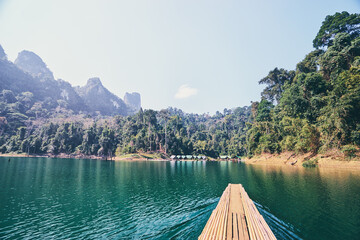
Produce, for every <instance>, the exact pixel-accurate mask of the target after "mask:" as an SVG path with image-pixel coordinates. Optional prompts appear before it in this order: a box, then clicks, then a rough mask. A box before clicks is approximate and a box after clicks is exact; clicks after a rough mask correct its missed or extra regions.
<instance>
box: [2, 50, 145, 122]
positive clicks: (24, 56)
mask: <svg viewBox="0 0 360 240" xmlns="http://www.w3.org/2000/svg"><path fill="white" fill-rule="evenodd" d="M7 90H9V91H7ZM3 91H5V93H9V94H8V95H9V96H10V95H11V94H13V95H14V96H15V97H17V96H22V95H23V94H24V93H27V92H30V93H31V94H32V95H31V96H32V97H31V99H32V101H33V102H34V103H41V104H40V105H41V106H42V108H43V109H46V110H48V111H50V112H51V111H52V110H54V109H56V108H58V107H61V108H63V109H66V110H72V111H73V112H74V113H79V112H83V113H90V114H94V113H96V112H98V113H100V114H102V115H123V116H126V115H130V114H134V113H136V112H138V111H139V109H140V105H141V103H140V94H138V93H131V94H130V93H126V94H125V99H126V103H127V104H125V102H124V101H123V100H122V99H120V98H119V97H117V96H116V95H114V94H113V93H111V92H110V91H109V90H107V89H106V88H105V87H104V86H103V85H102V83H101V81H100V79H99V78H90V79H89V80H88V82H87V84H86V85H85V86H83V87H72V86H71V84H70V83H68V82H66V81H64V80H61V79H59V80H55V79H54V75H53V73H52V72H51V71H50V70H49V69H48V67H47V66H46V64H45V63H44V62H43V60H42V59H41V58H40V57H39V56H38V55H36V54H35V53H33V52H30V51H22V52H20V53H19V55H18V57H17V59H16V60H15V63H12V62H10V61H8V60H7V57H6V54H5V52H4V50H3V48H2V47H1V45H0V93H2V92H3ZM42 103H43V104H42ZM30 108H31V106H30Z"/></svg>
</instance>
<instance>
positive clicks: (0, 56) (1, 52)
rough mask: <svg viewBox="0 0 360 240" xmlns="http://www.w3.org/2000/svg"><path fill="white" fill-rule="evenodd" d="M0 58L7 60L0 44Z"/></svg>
mask: <svg viewBox="0 0 360 240" xmlns="http://www.w3.org/2000/svg"><path fill="white" fill-rule="evenodd" d="M0 60H7V57H6V54H5V51H4V49H3V48H2V46H1V45H0Z"/></svg>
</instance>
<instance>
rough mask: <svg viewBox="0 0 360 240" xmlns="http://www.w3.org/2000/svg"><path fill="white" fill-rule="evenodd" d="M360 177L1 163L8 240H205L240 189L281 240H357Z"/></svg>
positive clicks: (199, 166) (0, 229)
mask: <svg viewBox="0 0 360 240" xmlns="http://www.w3.org/2000/svg"><path fill="white" fill-rule="evenodd" d="M359 175H360V174H357V173H352V172H342V173H341V172H339V171H325V170H321V169H303V168H295V167H290V168H286V167H262V166H248V165H243V164H240V163H232V162H220V163H219V162H202V161H197V162H196V161H195V162H174V161H171V162H150V161H148V162H146V161H145V162H131V161H129V162H112V161H99V160H78V159H46V158H11V161H10V162H9V161H8V158H0V184H1V186H2V188H0V204H1V207H0V239H16V238H28V239H39V238H41V239H43V238H56V239H69V238H86V239H98V238H115V239H129V238H130V239H196V238H197V237H198V235H199V234H200V233H201V231H202V229H203V227H204V226H205V224H206V222H207V220H208V218H209V216H210V214H211V212H212V210H213V209H214V208H215V207H216V204H217V202H218V200H219V197H220V196H221V194H222V192H223V191H224V189H225V187H226V186H227V184H228V183H241V184H243V186H244V187H245V189H246V191H247V192H248V194H249V196H250V198H252V199H253V200H254V202H255V203H256V206H257V208H258V209H259V211H260V213H261V214H262V215H263V216H264V218H265V220H266V221H267V222H268V223H269V226H270V227H271V228H272V230H273V231H274V234H275V235H276V236H277V237H278V238H279V239H301V238H303V239H356V238H357V237H358V236H359V235H360V197H359V194H360V181H359V180H360V176H359Z"/></svg>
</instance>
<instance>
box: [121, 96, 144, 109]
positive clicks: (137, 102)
mask: <svg viewBox="0 0 360 240" xmlns="http://www.w3.org/2000/svg"><path fill="white" fill-rule="evenodd" d="M124 102H125V104H126V105H128V106H129V107H130V108H131V109H132V110H133V111H134V112H135V113H136V112H138V111H139V110H140V108H141V99H140V94H139V93H137V92H133V93H128V92H127V93H125V96H124Z"/></svg>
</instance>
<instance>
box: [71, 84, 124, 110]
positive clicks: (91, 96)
mask: <svg viewBox="0 0 360 240" xmlns="http://www.w3.org/2000/svg"><path fill="white" fill-rule="evenodd" d="M76 91H77V93H78V94H79V95H80V97H81V98H82V99H83V100H84V102H85V103H86V105H87V106H88V107H89V110H90V111H92V112H97V111H98V112H100V113H101V114H103V115H117V114H120V115H127V114H128V113H127V107H126V105H125V103H124V101H123V100H121V99H120V98H119V97H117V96H116V95H114V94H112V93H111V92H110V91H109V90H107V89H106V88H105V87H104V86H103V85H102V83H101V81H100V79H99V78H90V79H89V80H88V81H87V84H86V85H85V86H84V87H78V88H77V89H76Z"/></svg>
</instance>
